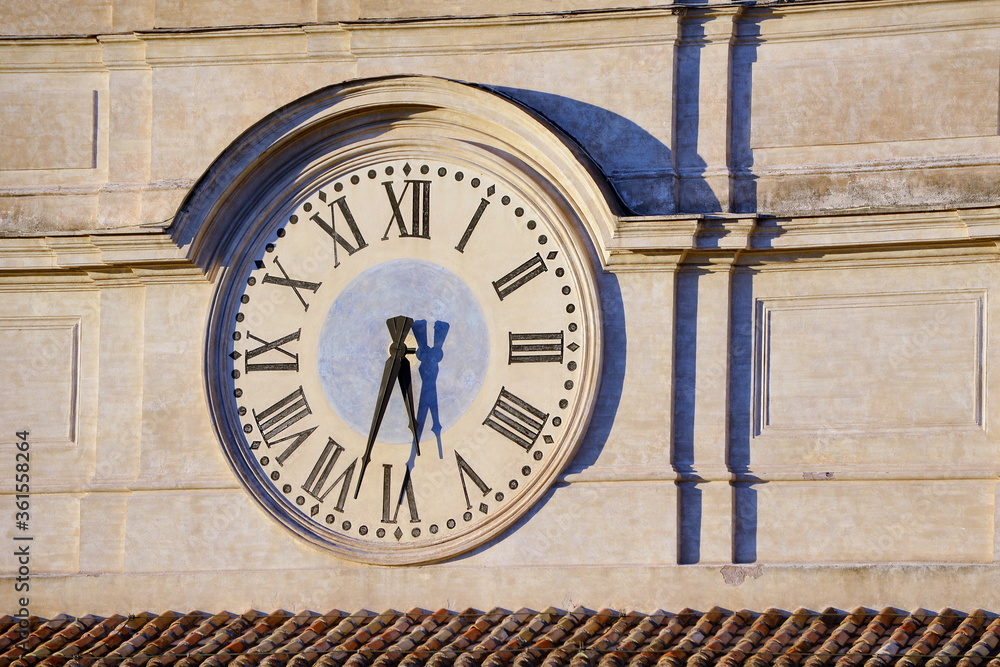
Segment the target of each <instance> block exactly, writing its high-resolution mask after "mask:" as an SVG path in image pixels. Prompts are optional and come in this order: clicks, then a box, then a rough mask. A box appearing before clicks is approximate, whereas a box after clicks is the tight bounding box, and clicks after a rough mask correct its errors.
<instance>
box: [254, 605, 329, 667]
mask: <svg viewBox="0 0 1000 667" xmlns="http://www.w3.org/2000/svg"><path fill="white" fill-rule="evenodd" d="M345 616H346V614H345V613H344V612H342V611H340V610H337V609H331V610H330V611H328V612H326V613H325V614H322V615H321V616H319V617H318V618H315V619H313V621H312V622H311V623H310V624H309V625H308V627H306V628H305V629H304V630H302V631H301V632H299V633H298V634H295V635H293V636H291V637H289V639H288V641H286V642H285V643H284V644H282V645H281V646H280V647H278V648H277V650H275V651H274V652H273V653H271V655H268V656H266V657H264V659H263V660H261V661H260V666H261V667H282V666H283V665H285V663H287V662H288V661H289V660H291V659H292V658H293V657H294V656H295V655H297V654H298V653H299V652H300V651H302V650H304V649H305V648H306V647H307V646H309V644H310V643H311V642H313V641H315V640H316V638H317V637H320V635H321V634H322V633H324V632H326V631H327V630H329V629H330V627H331V626H333V625H335V624H337V623H340V622H341V621H342V620H343V619H344V617H345Z"/></svg>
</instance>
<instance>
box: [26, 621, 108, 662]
mask: <svg viewBox="0 0 1000 667" xmlns="http://www.w3.org/2000/svg"><path fill="white" fill-rule="evenodd" d="M64 618H65V620H66V621H69V622H68V623H67V624H65V625H64V626H63V627H62V628H60V629H59V630H58V631H56V632H54V633H53V634H52V635H51V636H50V637H49V638H48V640H46V641H44V642H42V643H41V644H39V645H38V646H36V647H35V648H34V649H33V650H32V651H31V652H30V653H26V654H24V655H22V656H21V657H19V658H17V659H15V660H14V661H13V662H11V663H10V665H11V667H32V666H33V665H36V664H38V663H39V662H41V661H43V660H45V659H47V658H48V657H49V656H51V655H52V654H53V653H55V652H56V651H58V650H59V649H61V648H63V647H64V646H66V645H67V644H69V643H70V642H71V641H73V640H75V639H77V638H78V637H79V636H80V635H82V634H83V633H84V632H85V631H86V630H88V629H90V625H92V624H93V623H94V621H95V619H97V617H96V616H93V615H87V616H84V617H83V618H74V617H72V616H66V617H64Z"/></svg>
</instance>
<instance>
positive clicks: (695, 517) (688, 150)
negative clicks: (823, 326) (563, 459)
mask: <svg viewBox="0 0 1000 667" xmlns="http://www.w3.org/2000/svg"><path fill="white" fill-rule="evenodd" d="M688 4H691V5H697V4H704V3H698V2H692V3H688ZM771 15H772V12H771V10H769V9H767V8H760V9H758V8H752V9H750V8H748V9H747V10H746V13H745V14H744V15H743V16H742V17H741V18H740V20H739V22H738V25H737V28H736V31H737V39H736V41H735V43H734V45H733V47H732V51H731V55H730V70H729V71H730V82H729V94H730V100H729V103H730V108H729V114H730V115H729V146H728V165H727V166H728V169H729V174H730V192H729V196H730V201H729V202H727V203H728V210H729V211H730V212H733V213H756V212H757V182H756V181H757V179H756V176H755V175H754V173H753V166H754V155H753V148H752V146H751V128H752V113H751V110H752V102H753V67H754V64H755V63H756V62H757V48H758V43H759V40H758V38H759V37H760V35H761V27H760V24H761V23H762V22H763V21H765V20H767V19H769V18H771V17H772V16H771ZM682 34H683V37H684V39H683V41H684V42H693V43H687V44H685V45H683V46H682V47H681V48H680V49H678V61H677V68H676V77H677V80H676V90H677V91H678V100H677V107H678V111H677V117H676V132H677V138H676V139H675V141H676V144H675V145H676V153H675V158H676V161H677V172H678V191H679V194H678V203H679V206H680V207H682V208H681V209H680V210H682V211H685V212H691V213H710V212H712V211H713V209H714V210H716V211H717V210H720V209H721V206H720V203H719V202H718V200H717V199H715V198H714V195H712V194H711V191H710V188H709V187H708V184H707V182H706V181H705V178H704V169H705V161H704V160H703V159H701V158H700V156H698V154H697V145H698V131H699V123H700V119H701V110H700V109H699V108H698V99H699V85H700V74H701V62H700V60H701V52H702V50H703V48H704V47H703V44H701V43H700V42H701V41H702V40H703V39H704V37H705V32H704V28H703V26H701V25H699V24H698V23H695V22H692V23H691V24H688V25H686V26H684V27H683V31H682ZM771 233H772V234H775V235H776V234H777V233H778V232H777V231H776V230H771ZM754 273H755V272H754V271H753V270H751V269H748V268H745V267H744V268H739V269H737V270H736V271H735V272H734V274H733V276H732V283H731V286H730V331H729V341H730V346H729V350H728V353H727V359H725V360H719V364H718V366H713V368H715V367H718V368H726V369H727V371H728V374H729V376H728V397H727V428H726V432H727V438H726V443H725V445H724V446H725V448H726V468H727V470H728V472H729V474H730V478H731V482H730V486H731V490H732V534H731V539H732V560H733V562H734V563H752V562H755V561H756V560H757V557H758V546H757V537H758V487H759V486H760V485H761V484H763V483H764V482H763V481H761V480H760V479H759V478H757V477H756V476H755V475H754V473H753V471H752V469H751V452H750V442H751V437H752V432H751V429H752V424H753V422H752V400H753V387H752V383H753V376H754V372H755V371H754V359H753V350H754V326H755V317H754V311H753V309H754V306H753V275H754ZM704 274H705V272H703V271H698V270H697V269H691V270H687V271H682V272H680V273H679V274H678V276H677V283H676V295H675V307H676V311H675V312H676V317H675V322H676V325H675V326H676V330H675V342H674V345H675V357H674V411H673V417H674V423H673V427H674V432H673V449H672V455H671V463H672V465H673V468H674V470H675V472H676V473H677V475H678V478H679V480H680V481H679V482H678V493H677V556H678V563H680V564H694V563H698V562H701V540H702V531H703V512H704V507H703V502H702V492H701V489H700V488H699V485H701V484H703V483H704V481H705V480H704V479H703V478H702V477H701V476H700V475H699V472H698V461H697V460H696V457H695V451H694V436H695V433H694V428H695V411H696V409H697V401H696V397H697V392H698V384H697V379H698V372H699V369H698V367H697V361H696V359H697V357H696V355H697V352H698V329H697V318H698V300H699V289H698V288H699V285H698V283H699V279H700V277H701V276H703V275H704ZM701 372H702V373H704V372H706V371H705V369H704V368H703V369H701ZM709 372H711V371H709ZM720 444H721V443H720Z"/></svg>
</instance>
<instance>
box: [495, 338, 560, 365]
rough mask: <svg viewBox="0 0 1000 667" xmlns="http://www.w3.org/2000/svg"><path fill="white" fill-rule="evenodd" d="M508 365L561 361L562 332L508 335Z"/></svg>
mask: <svg viewBox="0 0 1000 667" xmlns="http://www.w3.org/2000/svg"><path fill="white" fill-rule="evenodd" d="M508 344H509V346H510V347H509V353H508V355H507V363H508V364H524V363H531V362H539V361H554V362H556V363H558V364H561V363H562V359H563V332H562V331H557V332H555V333H513V332H511V333H509V334H508Z"/></svg>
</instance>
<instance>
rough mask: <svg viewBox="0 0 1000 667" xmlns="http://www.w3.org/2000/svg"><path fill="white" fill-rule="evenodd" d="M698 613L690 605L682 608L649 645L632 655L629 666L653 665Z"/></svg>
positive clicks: (645, 666) (643, 666)
mask: <svg viewBox="0 0 1000 667" xmlns="http://www.w3.org/2000/svg"><path fill="white" fill-rule="evenodd" d="M696 613H697V612H695V611H694V610H693V609H691V608H690V607H685V608H684V609H681V610H680V612H678V614H677V615H676V616H674V617H672V618H671V619H670V620H669V621H667V624H666V625H665V626H663V627H662V628H661V629H660V632H659V633H658V634H657V635H656V637H655V638H654V639H653V640H652V641H651V642H649V644H648V645H646V646H645V647H644V648H643V649H642V650H641V651H639V653H638V654H636V655H634V656H632V659H631V660H629V662H628V667H649V666H650V665H652V664H653V663H654V661H656V660H657V659H658V658H657V656H659V655H660V654H662V653H664V652H665V651H666V650H667V649H668V648H669V647H670V646H671V645H672V644H673V643H674V641H675V640H676V639H677V638H678V637H680V636H681V632H683V631H684V628H685V627H687V625H688V624H689V623H691V622H692V621H694V620H695V616H696Z"/></svg>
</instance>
